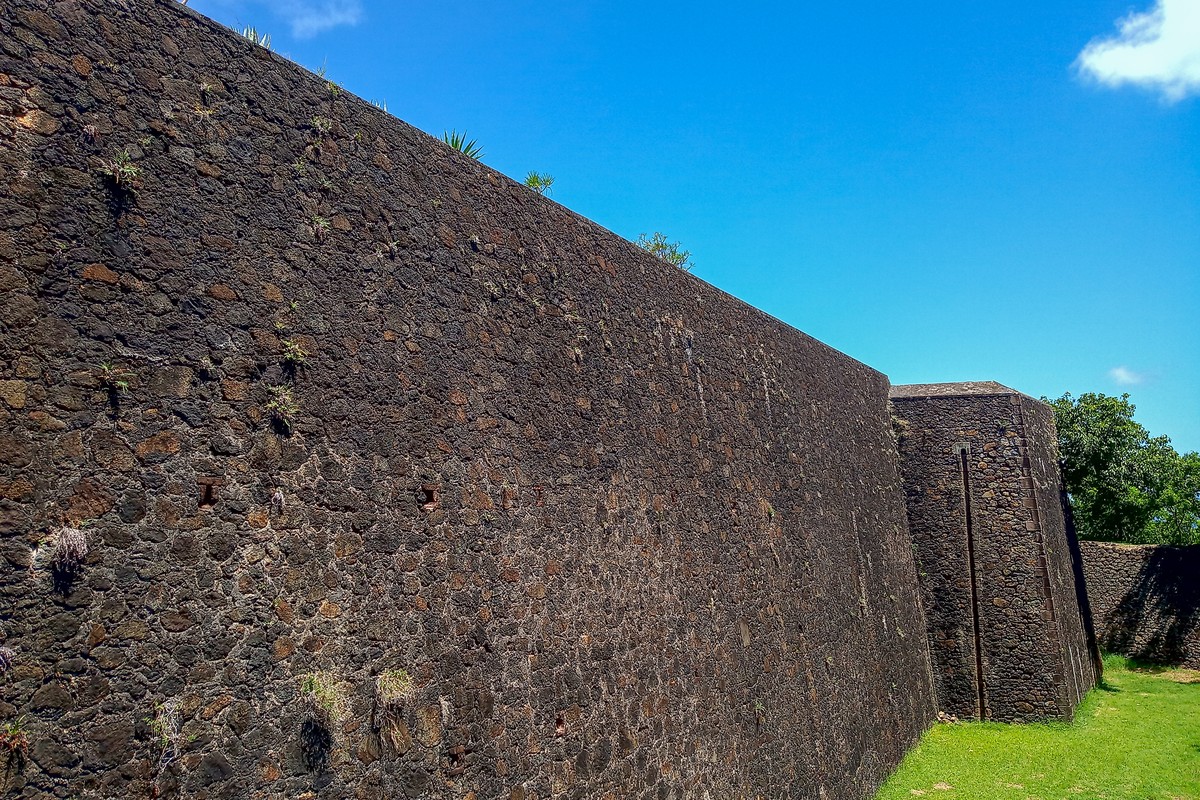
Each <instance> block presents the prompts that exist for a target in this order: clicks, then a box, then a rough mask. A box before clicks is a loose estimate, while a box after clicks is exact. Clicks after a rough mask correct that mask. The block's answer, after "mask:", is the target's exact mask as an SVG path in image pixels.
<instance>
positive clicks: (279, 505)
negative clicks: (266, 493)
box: [271, 489, 287, 515]
mask: <svg viewBox="0 0 1200 800" xmlns="http://www.w3.org/2000/svg"><path fill="white" fill-rule="evenodd" d="M286 502H287V501H286V500H285V498H284V496H283V489H276V490H275V494H273V495H271V511H272V512H274V513H275V514H276V515H280V514H282V513H283V508H284V506H285V505H286Z"/></svg>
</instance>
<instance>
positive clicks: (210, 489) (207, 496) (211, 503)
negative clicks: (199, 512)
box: [196, 475, 225, 509]
mask: <svg viewBox="0 0 1200 800" xmlns="http://www.w3.org/2000/svg"><path fill="white" fill-rule="evenodd" d="M224 485H225V479H224V478H220V477H216V476H212V475H207V476H203V477H199V478H196V492H197V493H198V495H199V498H198V501H197V504H198V505H199V507H200V508H202V509H210V508H215V507H216V505H217V500H218V499H219V496H220V488H221V487H222V486H224Z"/></svg>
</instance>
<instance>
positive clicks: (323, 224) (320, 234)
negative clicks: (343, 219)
mask: <svg viewBox="0 0 1200 800" xmlns="http://www.w3.org/2000/svg"><path fill="white" fill-rule="evenodd" d="M309 224H310V225H312V232H313V236H315V237H316V238H317V239H324V238H325V235H326V234H327V233H329V227H330V224H329V220H327V219H326V218H325V217H322V216H319V215H317V214H313V215H312V218H311V219H309Z"/></svg>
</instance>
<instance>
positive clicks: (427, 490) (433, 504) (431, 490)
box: [417, 484, 438, 511]
mask: <svg viewBox="0 0 1200 800" xmlns="http://www.w3.org/2000/svg"><path fill="white" fill-rule="evenodd" d="M417 502H418V503H420V504H421V510H422V511H433V510H434V509H435V508H437V507H438V487H437V486H434V485H432V484H426V485H425V486H422V487H421V488H420V489H418V490H417Z"/></svg>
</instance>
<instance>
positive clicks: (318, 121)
mask: <svg viewBox="0 0 1200 800" xmlns="http://www.w3.org/2000/svg"><path fill="white" fill-rule="evenodd" d="M309 123H310V124H311V125H312V127H313V130H314V131H316V132H317V133H319V134H321V135H322V136H328V135H329V132H330V131H332V130H333V120H331V119H330V118H329V117H322V116H320V115H318V116H315V117H313V118H312V119H311V120H309Z"/></svg>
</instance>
